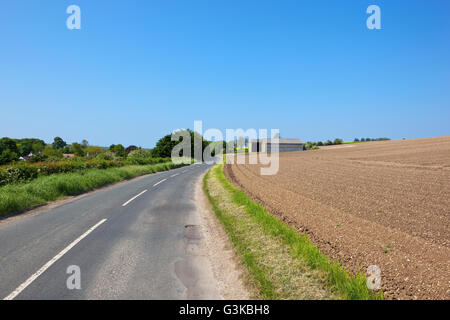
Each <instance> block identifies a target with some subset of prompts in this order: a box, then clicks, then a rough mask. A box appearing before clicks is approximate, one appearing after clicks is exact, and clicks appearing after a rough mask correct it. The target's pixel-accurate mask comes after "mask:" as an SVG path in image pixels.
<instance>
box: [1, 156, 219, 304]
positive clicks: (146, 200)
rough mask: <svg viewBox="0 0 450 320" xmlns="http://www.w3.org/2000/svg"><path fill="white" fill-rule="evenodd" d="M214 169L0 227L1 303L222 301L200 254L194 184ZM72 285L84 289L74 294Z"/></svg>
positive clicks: (122, 187)
mask: <svg viewBox="0 0 450 320" xmlns="http://www.w3.org/2000/svg"><path fill="white" fill-rule="evenodd" d="M209 167H210V166H208V165H205V164H199V165H191V166H188V167H183V168H178V169H175V170H171V171H167V172H161V173H156V174H153V175H149V176H144V177H140V178H137V179H134V180H130V181H127V182H124V183H120V184H117V185H114V186H111V187H108V188H106V189H104V190H100V191H96V192H93V193H92V194H89V195H87V196H85V197H81V198H80V199H77V200H75V201H73V202H69V203H66V204H64V205H62V206H60V207H57V208H54V209H51V210H48V211H44V212H41V213H38V214H35V215H33V214H31V215H24V216H22V217H21V216H18V217H17V218H14V219H11V220H10V221H3V222H0V298H2V299H4V298H7V299H207V298H208V299H215V298H218V293H217V288H216V286H215V283H214V279H213V277H212V275H211V272H210V271H209V269H208V268H207V263H205V260H204V257H201V256H198V255H196V254H195V247H196V241H199V239H200V238H201V235H199V234H198V230H197V227H196V226H197V225H198V224H199V215H198V212H197V210H196V203H195V199H194V190H195V183H196V182H197V181H198V179H199V177H200V176H201V175H202V174H203V173H204V172H205V171H206V170H207V169H208V168H209ZM145 190H147V191H145ZM144 191H145V192H144ZM186 226H189V227H186ZM191 226H192V227H191ZM70 266H75V267H72V269H70V268H69V267H70ZM68 268H69V270H68ZM73 268H79V271H80V272H79V273H78V272H77V270H75V269H73ZM74 270H75V271H74ZM68 271H69V273H68ZM78 274H79V275H80V277H79V278H75V277H76V276H77V275H78ZM69 278H70V281H69V283H70V284H72V285H75V286H76V284H77V283H78V282H77V281H76V280H77V279H80V282H79V284H80V285H81V289H78V288H75V289H73V286H72V287H71V288H72V289H69V287H68V286H67V282H68V279H69Z"/></svg>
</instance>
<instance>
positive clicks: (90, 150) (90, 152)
mask: <svg viewBox="0 0 450 320" xmlns="http://www.w3.org/2000/svg"><path fill="white" fill-rule="evenodd" d="M85 151H86V155H87V156H89V157H96V156H98V155H99V154H100V153H102V152H103V149H102V148H101V147H97V146H87V147H86V149H85Z"/></svg>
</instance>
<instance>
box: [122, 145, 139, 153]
mask: <svg viewBox="0 0 450 320" xmlns="http://www.w3.org/2000/svg"><path fill="white" fill-rule="evenodd" d="M136 149H138V147H136V146H129V147H128V148H126V149H125V152H126V153H127V154H128V153H130V152H131V151H133V150H136Z"/></svg>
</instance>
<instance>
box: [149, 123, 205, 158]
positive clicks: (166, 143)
mask: <svg viewBox="0 0 450 320" xmlns="http://www.w3.org/2000/svg"><path fill="white" fill-rule="evenodd" d="M185 131H186V132H188V133H189V135H190V137H191V138H190V139H191V158H194V156H195V153H194V142H195V140H196V139H198V140H201V141H202V146H201V148H202V154H203V151H204V150H205V148H206V147H207V146H208V145H209V143H210V142H208V141H206V140H205V139H203V137H202V136H201V135H200V134H199V133H197V132H194V131H191V130H189V129H187V130H185ZM182 139H183V138H182V137H180V139H179V140H178V141H172V135H170V134H168V135H166V136H164V137H162V138H161V139H160V140H159V141H158V142H157V143H156V147H155V148H154V149H153V150H152V156H153V157H161V158H170V157H171V156H172V150H173V148H174V147H175V146H176V145H177V144H178V143H180V142H181V141H182ZM180 156H183V155H182V154H180Z"/></svg>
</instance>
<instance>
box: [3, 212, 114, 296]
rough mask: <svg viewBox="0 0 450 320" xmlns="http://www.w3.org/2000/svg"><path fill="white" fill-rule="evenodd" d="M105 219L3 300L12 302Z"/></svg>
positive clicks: (102, 221)
mask: <svg viewBox="0 0 450 320" xmlns="http://www.w3.org/2000/svg"><path fill="white" fill-rule="evenodd" d="M106 220H107V219H103V220H101V221H100V222H98V223H97V224H96V225H95V226H93V227H92V228H90V229H89V230H88V231H86V232H85V233H83V234H82V235H81V236H80V237H78V238H77V239H76V240H75V241H73V242H72V243H71V244H69V245H68V246H67V247H66V248H65V249H64V250H62V251H61V252H60V253H58V254H57V255H56V256H54V257H53V258H52V259H51V260H50V261H49V262H47V263H46V264H44V265H43V266H42V267H41V268H40V269H39V270H38V271H36V272H35V273H34V274H33V275H32V276H31V277H29V278H28V279H27V280H26V281H25V282H24V283H22V284H21V285H20V286H18V287H17V289H16V290H14V291H13V292H12V293H10V294H9V295H8V296H7V297H6V298H4V299H3V300H13V299H14V298H15V297H17V296H18V295H19V294H20V293H21V292H22V291H23V290H25V289H26V287H28V286H29V285H30V284H31V283H32V282H33V281H34V280H36V279H37V278H38V277H39V276H40V275H41V274H43V273H44V272H45V271H46V270H47V269H48V268H50V267H51V266H52V265H53V264H54V263H55V262H56V261H58V260H59V259H60V258H61V257H62V256H63V255H65V254H66V253H67V252H68V251H69V250H70V249H72V248H73V247H74V246H75V245H76V244H77V243H78V242H80V241H81V240H83V239H84V238H86V237H87V236H88V234H90V233H91V232H92V231H94V230H95V229H96V228H98V227H99V226H100V225H101V224H102V223H104V222H105V221H106Z"/></svg>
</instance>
